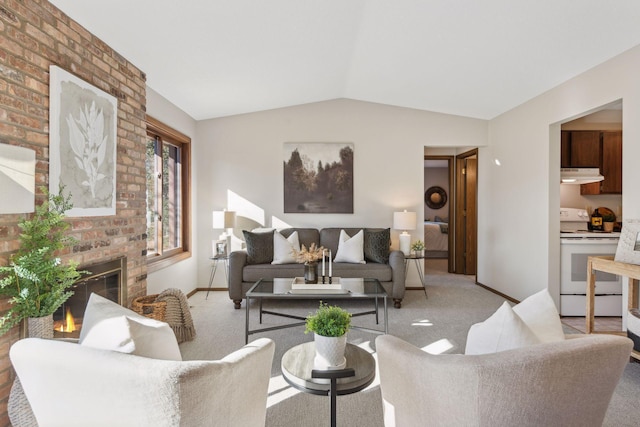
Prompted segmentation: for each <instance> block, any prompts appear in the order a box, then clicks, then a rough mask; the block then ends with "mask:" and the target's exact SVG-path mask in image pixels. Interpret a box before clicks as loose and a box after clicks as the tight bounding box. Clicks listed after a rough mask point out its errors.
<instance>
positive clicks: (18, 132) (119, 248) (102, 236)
mask: <svg viewBox="0 0 640 427" xmlns="http://www.w3.org/2000/svg"><path fill="white" fill-rule="evenodd" d="M51 64H54V65H57V66H59V67H61V68H63V69H65V70H67V71H69V72H71V73H72V74H75V75H76V76H78V77H79V78H81V79H83V80H85V81H87V82H89V83H91V84H92V85H94V86H96V87H98V88H100V89H102V90H104V91H105V92H107V93H110V94H112V95H114V96H115V97H116V98H117V99H118V150H117V214H116V215H115V216H108V217H84V218H74V219H69V222H70V223H71V225H72V230H73V231H72V233H73V235H74V236H75V237H76V238H77V240H78V243H77V245H75V246H74V247H73V248H72V249H69V250H68V251H67V253H65V254H63V258H64V259H74V260H75V261H77V262H79V263H80V265H87V264H92V263H96V262H98V261H103V260H110V259H114V258H117V257H118V256H122V255H124V256H126V257H127V272H128V280H127V282H128V283H127V287H128V296H129V302H130V301H131V300H132V299H133V298H135V297H137V296H140V295H145V294H146V257H145V256H144V253H143V252H144V250H145V248H146V242H145V237H144V233H145V232H146V220H145V203H146V202H145V190H146V188H145V182H146V181H145V135H146V126H145V105H146V99H145V96H146V93H145V75H144V73H143V72H141V71H140V70H139V69H137V68H136V67H135V66H134V65H133V64H131V63H129V62H128V61H127V60H126V59H124V58H123V57H122V56H120V55H119V54H118V53H117V52H115V51H113V50H112V49H111V48H110V47H109V46H107V45H106V44H105V43H104V42H102V41H101V40H99V39H98V38H97V37H95V36H93V35H92V34H91V33H89V32H88V31H87V30H86V29H84V28H83V27H82V26H81V25H79V24H78V23H76V22H74V21H72V20H71V19H70V18H69V17H67V16H66V15H64V14H63V13H62V12H60V11H59V10H58V9H57V8H55V7H54V6H53V5H51V4H50V3H49V2H48V1H46V0H3V1H2V3H0V143H4V144H13V145H19V146H23V147H28V148H31V149H33V150H35V152H36V187H38V186H41V185H44V186H48V182H49V179H48V177H49V163H48V161H49V65H51ZM42 200H43V195H42V194H41V192H40V191H38V194H37V196H36V203H40V202H42ZM0 203H7V201H4V200H1V201H0ZM21 218H22V215H0V263H2V264H6V263H7V260H8V257H9V256H10V254H11V252H13V251H15V250H16V249H17V245H18V240H17V236H18V233H19V229H18V227H17V223H18V221H19V220H20V219H21ZM7 307H8V302H7V301H6V300H0V311H4V310H6V309H7ZM18 338H19V333H18V328H17V327H16V328H14V330H12V331H11V332H10V333H8V334H6V335H4V336H2V337H0V425H1V426H9V425H10V423H9V419H8V416H7V413H6V406H7V398H8V395H9V390H10V388H11V384H12V382H13V378H14V372H13V370H12V368H11V364H10V361H9V357H8V351H9V347H10V346H11V344H12V343H13V342H15V341H16V340H17V339H18Z"/></svg>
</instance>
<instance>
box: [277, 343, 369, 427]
mask: <svg viewBox="0 0 640 427" xmlns="http://www.w3.org/2000/svg"><path fill="white" fill-rule="evenodd" d="M315 355H316V346H315V342H313V341H311V342H307V343H304V344H300V345H297V346H295V347H292V348H290V349H289V350H287V352H286V353H285V354H284V355H283V356H282V363H281V367H282V376H283V377H284V379H285V380H286V381H287V382H288V383H289V384H290V385H291V386H293V387H294V388H296V389H298V390H300V391H303V392H305V393H311V394H317V395H322V396H327V395H328V396H330V397H331V426H335V425H336V396H337V395H344V394H351V393H356V392H358V391H360V390H362V389H364V388H366V387H367V386H368V385H369V384H371V383H372V382H373V379H374V378H375V376H376V362H375V359H374V358H373V356H372V355H371V354H370V353H369V352H368V351H366V350H364V349H362V348H360V347H358V346H355V345H353V344H349V343H347V348H346V350H345V357H346V359H347V366H346V367H345V368H344V369H336V370H322V371H320V370H315V369H313V359H314V358H315Z"/></svg>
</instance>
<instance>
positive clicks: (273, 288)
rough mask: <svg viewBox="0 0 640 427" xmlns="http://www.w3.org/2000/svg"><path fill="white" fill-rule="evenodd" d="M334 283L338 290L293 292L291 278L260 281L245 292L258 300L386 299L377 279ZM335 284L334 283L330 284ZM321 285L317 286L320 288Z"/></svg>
mask: <svg viewBox="0 0 640 427" xmlns="http://www.w3.org/2000/svg"><path fill="white" fill-rule="evenodd" d="M335 279H336V282H339V284H340V289H328V288H329V286H327V289H318V290H317V291H316V290H311V289H310V290H306V289H305V290H303V291H299V290H294V289H292V288H293V281H294V279H293V278H276V279H261V280H259V281H258V282H256V284H255V285H253V287H251V289H249V291H248V292H247V294H250V296H251V297H260V298H269V297H277V298H282V297H285V298H296V297H300V298H303V299H310V298H312V297H313V296H315V295H317V296H319V297H326V296H327V295H336V296H337V297H338V298H348V297H353V298H358V297H361V298H374V297H386V296H387V293H386V291H385V290H384V288H383V287H382V285H381V284H380V281H378V280H377V279H362V278H344V277H342V278H335ZM332 284H336V283H332ZM321 286H322V284H318V287H321Z"/></svg>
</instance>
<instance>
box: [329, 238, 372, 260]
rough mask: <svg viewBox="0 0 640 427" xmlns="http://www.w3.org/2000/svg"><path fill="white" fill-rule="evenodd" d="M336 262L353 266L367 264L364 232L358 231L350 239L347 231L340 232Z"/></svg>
mask: <svg viewBox="0 0 640 427" xmlns="http://www.w3.org/2000/svg"><path fill="white" fill-rule="evenodd" d="M333 261H334V262H348V263H351V264H365V261H364V232H363V231H362V230H360V231H358V232H357V233H356V234H355V235H354V236H353V237H349V235H348V234H347V232H346V231H344V230H340V237H339V238H338V251H337V252H336V256H335V258H334V259H333Z"/></svg>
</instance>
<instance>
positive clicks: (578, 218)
mask: <svg viewBox="0 0 640 427" xmlns="http://www.w3.org/2000/svg"><path fill="white" fill-rule="evenodd" d="M589 220H590V217H589V214H588V213H587V211H586V210H584V209H575V208H561V209H560V314H561V315H563V316H584V315H585V313H586V290H587V258H588V257H589V256H600V255H615V253H616V249H617V247H618V240H619V239H620V233H619V232H612V233H606V232H602V231H589V230H588V224H589ZM595 315H596V316H621V315H622V281H621V278H620V277H618V276H616V275H613V274H609V273H603V272H600V271H599V272H597V273H596V297H595Z"/></svg>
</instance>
